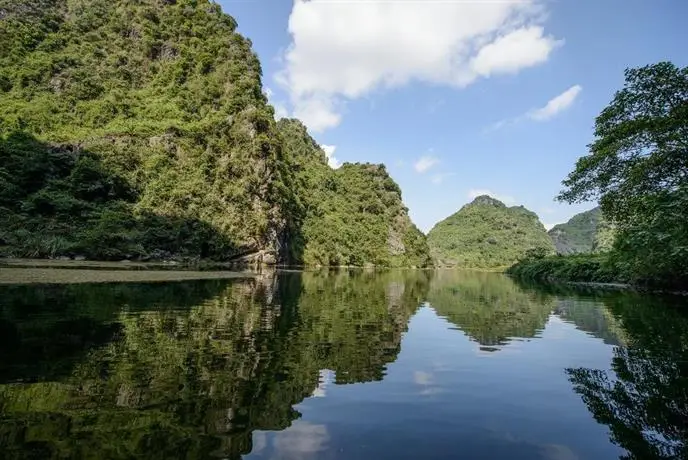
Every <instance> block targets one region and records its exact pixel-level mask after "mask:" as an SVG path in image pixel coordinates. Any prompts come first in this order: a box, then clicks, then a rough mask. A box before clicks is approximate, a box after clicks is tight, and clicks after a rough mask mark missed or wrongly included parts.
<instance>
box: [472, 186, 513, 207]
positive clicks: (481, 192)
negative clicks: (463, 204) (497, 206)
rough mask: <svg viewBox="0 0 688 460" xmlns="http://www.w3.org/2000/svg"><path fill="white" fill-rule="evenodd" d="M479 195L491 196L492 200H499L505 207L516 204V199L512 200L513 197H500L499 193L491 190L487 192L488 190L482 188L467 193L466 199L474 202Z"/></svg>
mask: <svg viewBox="0 0 688 460" xmlns="http://www.w3.org/2000/svg"><path fill="white" fill-rule="evenodd" d="M481 195H488V196H491V197H492V198H494V199H496V200H499V201H501V202H502V203H504V204H506V205H512V204H514V203H516V199H514V197H512V196H509V195H501V194H499V193H495V192H493V191H492V190H488V189H484V188H472V189H470V190H469V191H468V198H469V199H471V200H474V199H476V198H478V197H479V196H481Z"/></svg>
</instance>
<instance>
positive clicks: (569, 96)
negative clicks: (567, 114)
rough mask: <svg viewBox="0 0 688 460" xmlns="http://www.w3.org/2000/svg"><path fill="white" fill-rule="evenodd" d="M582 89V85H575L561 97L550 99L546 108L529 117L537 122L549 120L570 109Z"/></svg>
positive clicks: (532, 113) (533, 112) (537, 110)
mask: <svg viewBox="0 0 688 460" xmlns="http://www.w3.org/2000/svg"><path fill="white" fill-rule="evenodd" d="M582 89H583V88H582V87H581V86H580V85H573V86H572V87H570V88H569V89H567V90H566V91H564V92H563V93H561V94H560V95H558V96H556V97H553V98H552V99H550V100H549V101H548V102H547V104H545V106H544V107H540V108H539V109H535V110H532V111H531V112H529V113H528V117H529V118H531V119H533V120H536V121H544V120H549V119H550V118H552V117H554V116H555V115H556V114H558V113H560V112H563V111H564V110H566V109H568V108H569V107H570V106H571V104H573V101H575V100H576V97H578V94H580V92H581V90H582Z"/></svg>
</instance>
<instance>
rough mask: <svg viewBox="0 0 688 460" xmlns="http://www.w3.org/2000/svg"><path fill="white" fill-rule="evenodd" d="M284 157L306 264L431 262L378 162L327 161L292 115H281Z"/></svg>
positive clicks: (280, 126)
mask: <svg viewBox="0 0 688 460" xmlns="http://www.w3.org/2000/svg"><path fill="white" fill-rule="evenodd" d="M278 127H279V129H280V132H281V134H282V138H283V139H285V149H284V151H285V157H286V158H287V159H288V161H289V163H290V164H292V165H294V166H293V170H294V171H295V179H294V181H293V183H292V190H293V191H294V192H295V195H296V196H298V197H299V202H298V208H297V213H296V214H295V215H297V216H299V220H300V224H299V226H300V229H301V232H302V233H301V235H300V237H301V239H300V241H298V240H297V241H295V243H300V244H301V245H302V251H303V262H304V263H305V264H307V265H353V266H362V265H365V264H373V265H378V266H387V267H400V266H420V267H425V266H427V265H430V264H431V261H430V258H429V251H428V247H427V243H426V241H425V236H424V235H423V234H422V233H421V232H420V231H419V230H418V229H417V228H416V226H415V225H414V224H413V223H412V222H411V220H410V219H409V217H408V210H407V209H406V207H405V206H404V204H403V202H402V200H401V190H400V189H399V186H398V185H397V184H396V183H395V182H394V181H393V180H392V178H391V177H389V175H388V174H387V171H386V169H385V167H384V165H373V164H368V163H366V164H359V163H357V164H349V163H347V164H344V165H343V166H342V167H341V168H339V169H334V170H333V169H332V168H330V167H329V166H328V165H327V157H326V155H325V153H324V152H323V151H322V149H321V148H320V147H319V146H318V145H317V143H316V142H315V141H314V140H313V139H312V138H311V137H310V136H309V135H308V133H307V132H306V129H305V127H304V126H303V125H302V124H301V123H300V122H299V121H298V120H287V119H282V120H280V121H279V122H278Z"/></svg>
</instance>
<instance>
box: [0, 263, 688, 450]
mask: <svg viewBox="0 0 688 460" xmlns="http://www.w3.org/2000/svg"><path fill="white" fill-rule="evenodd" d="M686 306H688V299H686V298H682V299H680V298H679V299H677V298H659V297H658V296H641V295H639V294H634V293H629V292H602V291H594V290H587V291H580V290H564V289H554V288H544V287H537V286H519V285H517V284H516V283H514V282H513V281H512V280H511V279H509V278H507V277H506V276H504V275H500V274H494V273H479V272H462V271H452V270H438V271H425V270H408V271H389V272H366V271H346V270H339V271H322V272H305V273H300V272H278V273H272V274H271V273H264V274H262V275H259V276H257V277H249V278H245V279H207V280H175V281H162V282H161V281H160V280H158V282H137V283H131V282H126V283H125V282H119V283H110V282H101V283H75V284H71V283H62V284H45V283H38V284H37V283H33V284H23V283H19V282H17V284H5V285H0V452H2V455H0V456H1V457H2V458H4V459H15V458H16V459H19V458H22V459H23V458H43V459H47V458H69V459H81V458H89V459H91V458H92V459H95V458H97V459H125V458H151V459H173V458H184V459H201V458H226V459H239V458H244V459H305V460H308V459H357V460H358V459H375V460H380V459H395V460H396V459H422V458H432V459H464V458H465V459H510V460H514V459H548V460H569V459H585V460H594V459H617V458H633V459H654V458H663V459H669V458H688V446H687V445H686V441H687V440H688V315H687V314H685V313H684V311H683V310H685V307H686ZM682 308H683V310H682Z"/></svg>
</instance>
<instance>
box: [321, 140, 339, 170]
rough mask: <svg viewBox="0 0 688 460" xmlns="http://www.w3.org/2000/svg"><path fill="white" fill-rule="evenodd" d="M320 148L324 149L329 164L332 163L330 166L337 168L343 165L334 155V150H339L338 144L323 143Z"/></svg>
mask: <svg viewBox="0 0 688 460" xmlns="http://www.w3.org/2000/svg"><path fill="white" fill-rule="evenodd" d="M320 148H321V149H323V151H324V152H325V155H327V164H328V165H330V168H332V169H337V168H339V167H340V166H341V165H342V163H341V162H340V161H339V160H338V159H337V158H335V156H334V151H335V150H337V146H336V145H321V146H320Z"/></svg>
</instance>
